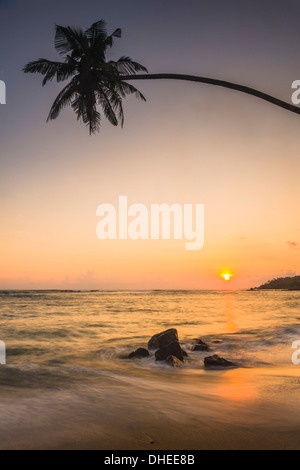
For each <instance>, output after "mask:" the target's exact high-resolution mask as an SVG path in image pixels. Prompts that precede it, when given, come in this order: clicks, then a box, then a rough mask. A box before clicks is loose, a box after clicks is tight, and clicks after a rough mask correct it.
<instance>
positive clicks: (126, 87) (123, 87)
mask: <svg viewBox="0 0 300 470" xmlns="http://www.w3.org/2000/svg"><path fill="white" fill-rule="evenodd" d="M115 86H116V88H117V89H118V91H119V92H120V93H121V94H122V96H123V97H124V98H125V97H126V95H130V94H134V95H135V97H136V98H138V99H140V100H142V101H146V98H145V96H144V95H143V94H142V93H141V92H140V91H139V90H138V89H137V88H135V86H133V85H131V84H130V83H127V82H122V81H121V82H118V83H116V85H115Z"/></svg>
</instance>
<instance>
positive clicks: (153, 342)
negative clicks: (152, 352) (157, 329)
mask: <svg viewBox="0 0 300 470" xmlns="http://www.w3.org/2000/svg"><path fill="white" fill-rule="evenodd" d="M173 341H177V342H178V341H179V340H178V333H177V330H176V329H175V328H170V329H169V330H165V331H162V332H161V333H157V334H156V335H154V336H152V338H151V339H150V340H149V342H148V348H149V349H159V348H161V347H163V346H166V345H167V344H169V343H172V342H173Z"/></svg>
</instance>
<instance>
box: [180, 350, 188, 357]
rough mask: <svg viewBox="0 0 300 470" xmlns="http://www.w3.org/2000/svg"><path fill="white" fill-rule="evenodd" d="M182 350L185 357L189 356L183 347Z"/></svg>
mask: <svg viewBox="0 0 300 470" xmlns="http://www.w3.org/2000/svg"><path fill="white" fill-rule="evenodd" d="M181 352H182V355H183V357H188V353H187V352H186V351H185V350H184V349H182V348H181Z"/></svg>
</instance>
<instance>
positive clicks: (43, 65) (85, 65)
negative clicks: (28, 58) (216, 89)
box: [23, 20, 300, 134]
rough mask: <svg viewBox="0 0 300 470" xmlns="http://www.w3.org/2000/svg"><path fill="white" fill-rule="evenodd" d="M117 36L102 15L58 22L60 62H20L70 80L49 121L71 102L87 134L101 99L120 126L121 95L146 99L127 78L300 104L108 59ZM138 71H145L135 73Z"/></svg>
mask: <svg viewBox="0 0 300 470" xmlns="http://www.w3.org/2000/svg"><path fill="white" fill-rule="evenodd" d="M120 37H121V29H119V28H118V29H116V30H115V31H114V32H113V33H112V34H111V35H108V34H107V29H106V22H105V21H104V20H100V21H97V22H96V23H93V24H92V26H91V27H90V28H88V29H86V30H85V31H83V30H82V29H80V28H74V27H69V26H67V27H63V26H58V25H56V33H55V41H54V44H55V48H56V50H57V51H58V53H59V54H60V55H62V56H64V61H63V62H54V61H50V60H47V59H38V60H36V61H33V62H29V63H28V64H26V65H25V67H24V68H23V71H24V72H25V73H40V74H41V75H43V76H44V78H43V82H42V85H43V86H44V85H45V84H46V83H47V82H49V81H51V80H52V79H53V78H54V77H55V78H56V80H57V82H62V81H65V80H68V79H70V80H69V82H68V84H67V85H66V86H65V87H64V88H63V89H62V90H61V92H60V93H59V94H58V96H57V97H56V99H55V101H54V103H53V105H52V107H51V109H50V113H49V116H48V119H47V121H49V120H52V119H56V118H57V116H58V115H59V113H60V111H61V110H62V109H63V108H64V107H65V106H69V105H71V107H72V108H73V110H74V111H75V113H76V115H77V119H78V120H81V121H82V122H83V123H84V124H86V125H87V126H88V127H89V132H90V134H93V133H95V132H97V131H99V130H100V124H101V114H100V112H99V111H98V110H97V106H98V105H100V106H101V107H102V109H103V113H104V116H105V117H106V118H107V119H108V120H109V122H110V123H111V124H113V125H114V126H117V125H118V123H119V121H120V123H121V125H122V126H123V122H124V113H123V106H122V99H123V98H125V97H126V96H127V95H129V94H134V95H135V96H136V97H137V98H140V99H142V100H144V101H146V100H145V97H144V96H143V95H142V93H140V92H139V91H138V90H137V89H136V88H135V87H134V86H133V85H131V84H130V83H127V82H128V81H130V80H151V79H154V80H157V79H176V80H188V81H193V82H200V83H208V84H211V85H217V86H222V87H225V88H230V89H233V90H237V91H240V92H242V93H247V94H249V95H253V96H256V97H257V98H261V99H263V100H265V101H268V102H270V103H273V104H275V105H277V106H280V107H281V108H284V109H287V110H289V111H291V112H293V113H296V114H300V108H298V107H297V106H293V105H292V104H289V103H286V102H285V101H282V100H279V99H277V98H275V97H273V96H271V95H268V94H266V93H263V92H261V91H258V90H255V89H254V88H250V87H247V86H243V85H239V84H236V83H232V82H228V81H224V80H217V79H213V78H207V77H198V76H194V75H183V74H170V73H158V74H148V71H147V69H146V67H144V66H143V65H141V64H139V63H138V62H135V61H133V60H132V59H131V58H130V57H127V56H123V57H121V58H120V59H119V60H117V61H113V60H110V61H108V60H107V59H106V54H107V50H108V49H109V48H110V47H112V45H113V42H114V38H120ZM137 72H146V73H145V74H139V75H137Z"/></svg>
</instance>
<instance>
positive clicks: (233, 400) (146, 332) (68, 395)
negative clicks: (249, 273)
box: [0, 291, 300, 449]
mask: <svg viewBox="0 0 300 470" xmlns="http://www.w3.org/2000/svg"><path fill="white" fill-rule="evenodd" d="M0 305H1V310H0V312H1V314H0V341H4V342H5V345H6V365H0V416H1V418H0V419H1V427H0V448H3V449H4V448H74V447H75V448H99V449H101V448H103V449H122V448H124V449H125V448H126V449H127V448H135V449H139V448H141V449H142V448H148V447H149V446H150V447H151V446H152V447H151V448H157V449H159V448H168V445H169V448H170V449H171V448H181V446H182V448H194V447H195V446H198V447H199V448H234V447H235V446H236V447H239V448H241V447H242V448H243V447H245V448H248V447H249V445H250V446H251V445H253V446H254V447H255V446H256V447H258V448H265V447H268V446H269V447H272V446H274V442H275V443H277V440H278V443H277V444H276V445H277V448H279V447H280V446H281V447H282V448H287V447H289V446H292V447H293V448H295V447H297V444H295V442H294V439H296V437H295V438H294V439H291V435H292V431H293V430H294V429H295V426H296V427H298V425H299V424H300V422H299V423H298V421H300V418H299V417H298V416H299V405H298V403H299V386H300V382H299V373H300V364H299V365H297V364H294V363H293V362H292V354H293V352H294V351H295V349H293V348H292V344H293V342H294V341H297V340H300V292H297V291H254V292H250V291H88V292H83V291H76V292H75V291H0ZM168 328H176V329H177V331H178V336H179V341H180V343H181V345H182V347H183V348H184V349H185V350H186V352H187V353H188V357H187V358H186V359H185V361H184V364H183V365H182V366H181V367H178V368H172V367H170V366H168V365H167V364H166V363H164V362H159V361H155V357H154V354H153V353H151V355H150V356H149V357H147V358H143V359H128V358H127V356H128V354H129V353H130V352H132V351H134V350H135V349H137V348H138V347H146V348H147V343H148V341H149V339H150V337H151V336H152V335H154V334H156V333H158V332H160V331H163V330H165V329H168ZM198 338H201V339H202V340H203V341H205V342H206V343H207V344H208V345H209V347H210V351H206V352H201V351H200V352H199V351H192V350H191V349H192V346H193V345H194V344H195V342H196V340H197V339H198ZM299 347H300V346H299ZM212 354H218V355H220V356H222V357H224V358H225V359H228V360H230V361H233V362H234V363H236V364H237V366H238V367H237V368H236V369H228V370H207V369H205V367H204V357H206V356H209V355H212ZM192 423H193V426H194V433H192V434H191V433H186V435H185V438H181V439H179V435H180V432H181V433H182V430H183V429H185V430H186V428H187V427H190V426H191V425H192ZM171 424H172V432H171V431H169V432H168V433H167V434H166V433H165V431H164V430H165V429H166V427H167V428H170V426H171ZM228 427H230V429H231V431H230V433H229V434H228V435H227V434H226V432H225V431H226V429H227V428H228ZM265 427H267V428H265ZM269 428H270V430H273V431H272V432H273V434H272V432H271V436H272V435H273V438H272V440H271V441H270V432H269V431H268V429H269ZM200 429H202V431H203V429H205V433H204V434H203V432H200ZM174 430H177V431H176V432H175V431H174ZM254 430H256V431H255V432H254ZM218 431H219V432H220V433H221V434H222V439H221V438H220V439H219V441H218V442H216V441H215V442H214V444H213V443H212V436H215V435H216V434H215V433H216V432H218ZM259 432H261V433H262V438H260V440H257V439H256V438H255V436H258V435H259ZM274 433H275V434H276V436H277V437H276V436H275V437H274ZM282 433H283V434H282ZM221 434H220V435H221ZM287 435H288V436H289V438H288V439H287ZM264 436H265V438H264ZM274 439H275V441H274ZM276 439H277V440H276ZM280 442H282V444H281V445H280V444H279V443H280ZM281 447H280V448H281Z"/></svg>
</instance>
